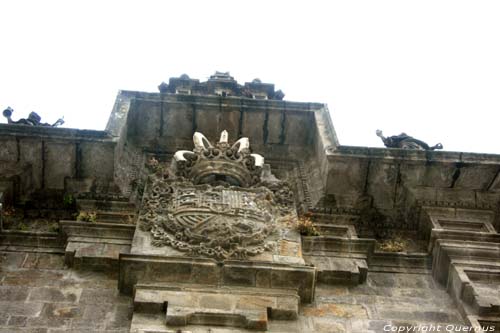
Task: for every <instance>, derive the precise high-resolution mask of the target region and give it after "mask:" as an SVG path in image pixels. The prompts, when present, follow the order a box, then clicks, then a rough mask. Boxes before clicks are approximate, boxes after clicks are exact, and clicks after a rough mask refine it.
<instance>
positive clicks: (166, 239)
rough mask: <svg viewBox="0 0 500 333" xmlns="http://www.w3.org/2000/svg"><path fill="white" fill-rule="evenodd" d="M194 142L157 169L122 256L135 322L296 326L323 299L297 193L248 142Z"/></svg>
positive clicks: (151, 165) (122, 280)
mask: <svg viewBox="0 0 500 333" xmlns="http://www.w3.org/2000/svg"><path fill="white" fill-rule="evenodd" d="M193 142H194V149H193V150H192V151H188V150H180V151H177V152H176V153H175V154H174V156H173V159H172V162H171V164H170V165H162V164H161V163H159V162H158V161H157V160H155V159H152V160H150V161H149V162H148V169H149V171H150V174H149V176H148V178H147V183H146V186H145V190H144V196H143V198H142V204H141V209H140V212H139V217H138V222H137V228H136V231H135V234H134V238H133V242H132V247H131V250H130V253H128V254H124V253H122V254H121V255H120V277H119V288H120V290H121V291H122V292H123V293H125V294H131V295H133V297H134V307H135V312H134V313H135V314H134V316H137V318H139V317H140V316H141V315H144V313H149V314H156V315H158V314H159V313H163V315H164V316H165V324H166V325H167V326H168V327H179V326H185V325H189V324H196V325H227V326H234V327H240V328H245V329H255V330H265V329H267V321H268V318H269V319H270V318H272V319H281V320H293V319H296V318H297V316H298V308H299V304H300V303H301V302H302V303H310V302H312V300H313V298H314V284H315V269H314V267H311V266H308V265H306V264H305V262H304V259H303V257H302V249H301V239H300V234H299V233H298V231H297V230H296V227H295V225H296V223H297V213H296V207H295V199H294V193H293V191H292V190H291V189H290V188H289V186H288V184H287V183H286V182H284V181H281V180H279V179H277V178H276V177H275V176H274V175H273V174H272V173H271V172H270V168H269V166H268V165H266V164H265V162H264V157H262V156H261V155H258V154H252V153H251V152H250V145H249V140H248V139H247V138H241V139H239V140H238V141H236V142H235V143H234V144H230V143H229V142H228V133H227V132H226V131H223V132H222V134H221V137H220V140H219V141H218V142H217V143H215V144H212V143H211V142H210V141H209V140H208V139H207V138H206V137H205V136H203V135H202V134H201V133H195V134H194V137H193ZM141 327H142V326H141V324H140V320H139V319H137V320H136V321H135V322H134V321H133V324H132V329H133V330H134V329H136V330H139V329H142V328H141Z"/></svg>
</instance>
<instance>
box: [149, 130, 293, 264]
mask: <svg viewBox="0 0 500 333" xmlns="http://www.w3.org/2000/svg"><path fill="white" fill-rule="evenodd" d="M194 143H195V149H194V150H193V151H192V152H191V151H179V152H177V153H176V154H175V155H174V160H173V161H172V166H171V168H170V171H171V176H170V177H168V178H165V177H158V176H152V177H150V178H149V181H148V184H147V187H146V191H145V194H144V199H143V204H142V209H141V215H140V221H141V228H142V229H143V230H147V231H150V232H151V235H152V238H153V240H152V244H153V245H155V246H171V247H173V248H175V249H177V250H179V251H182V252H185V253H187V254H190V255H200V256H207V257H212V258H216V259H226V258H246V257H247V256H253V255H257V254H259V253H262V252H264V251H266V250H271V249H272V248H273V246H274V242H273V241H272V237H271V235H272V233H273V232H274V229H275V224H276V223H275V222H276V218H277V217H278V216H279V214H280V203H281V204H282V203H283V198H282V197H283V193H285V194H286V195H287V196H288V197H290V196H291V195H292V193H291V191H289V190H288V189H287V188H286V186H280V184H279V183H278V184H277V183H274V184H273V186H271V187H270V188H271V189H279V191H276V190H271V189H269V188H268V187H266V186H263V183H262V182H261V179H260V172H261V168H262V166H263V164H264V159H263V157H262V156H260V155H257V154H250V149H249V145H248V139H246V138H242V139H240V140H238V141H237V142H236V143H235V144H233V145H232V146H230V145H229V144H228V143H227V132H225V131H224V132H223V133H222V135H221V140H220V141H219V143H217V144H216V146H212V145H211V144H210V142H209V141H208V140H207V139H206V138H205V137H204V136H203V135H202V134H200V133H195V136H194ZM284 189H285V190H284ZM288 199H289V198H288Z"/></svg>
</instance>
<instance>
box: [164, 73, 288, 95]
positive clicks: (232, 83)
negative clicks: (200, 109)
mask: <svg viewBox="0 0 500 333" xmlns="http://www.w3.org/2000/svg"><path fill="white" fill-rule="evenodd" d="M158 90H159V91H160V93H162V94H165V93H170V94H180V95H202V96H203V95H205V96H206V95H212V96H214V95H217V96H220V97H223V98H227V97H245V98H251V99H265V100H283V98H284V97H285V94H284V93H283V91H281V90H275V88H274V84H271V83H264V82H262V81H261V80H260V79H254V80H253V81H252V82H245V83H244V84H243V85H242V84H239V83H238V82H237V81H236V80H235V79H234V77H232V76H231V75H230V73H229V72H218V71H217V72H215V74H214V75H211V76H210V77H209V79H208V80H207V81H205V82H200V80H197V79H192V78H190V77H189V76H188V75H186V74H183V75H181V76H180V77H172V78H170V79H169V81H168V83H167V82H162V83H161V84H160V85H159V86H158Z"/></svg>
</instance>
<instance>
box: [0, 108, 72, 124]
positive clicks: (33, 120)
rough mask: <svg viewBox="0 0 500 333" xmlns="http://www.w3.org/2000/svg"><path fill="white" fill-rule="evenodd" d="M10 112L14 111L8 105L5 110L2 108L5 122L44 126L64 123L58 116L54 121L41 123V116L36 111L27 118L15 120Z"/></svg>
mask: <svg viewBox="0 0 500 333" xmlns="http://www.w3.org/2000/svg"><path fill="white" fill-rule="evenodd" d="M12 113H14V110H13V109H12V108H11V107H10V106H9V107H7V108H6V109H5V110H3V113H2V114H3V116H4V117H5V118H7V123H9V124H20V125H29V126H44V127H57V126H60V125H62V124H64V119H63V118H59V119H57V121H56V122H55V123H53V124H52V125H51V124H47V123H42V122H40V121H41V120H42V118H41V117H40V116H39V115H38V114H37V113H36V112H31V113H30V114H29V116H28V118H21V119H19V120H17V121H14V120H12Z"/></svg>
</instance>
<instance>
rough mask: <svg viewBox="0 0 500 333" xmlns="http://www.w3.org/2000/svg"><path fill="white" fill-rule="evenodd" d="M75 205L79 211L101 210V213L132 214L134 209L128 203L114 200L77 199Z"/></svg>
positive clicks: (133, 206)
mask: <svg viewBox="0 0 500 333" xmlns="http://www.w3.org/2000/svg"><path fill="white" fill-rule="evenodd" d="M77 205H78V207H79V209H80V210H91V211H92V210H102V211H114V212H120V211H126V212H129V211H130V212H134V211H135V210H136V207H135V205H134V204H133V203H131V202H128V201H116V200H93V199H78V200H77Z"/></svg>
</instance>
